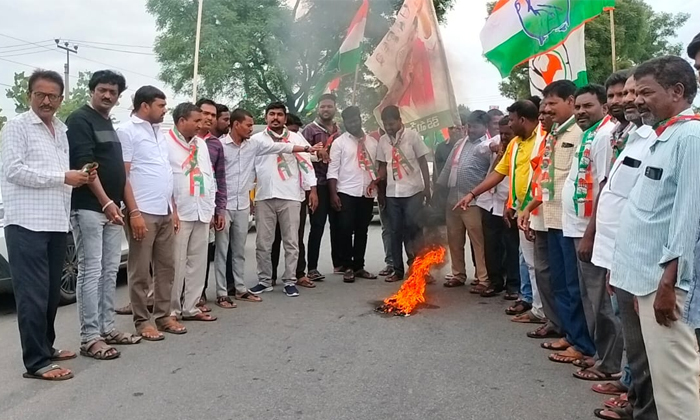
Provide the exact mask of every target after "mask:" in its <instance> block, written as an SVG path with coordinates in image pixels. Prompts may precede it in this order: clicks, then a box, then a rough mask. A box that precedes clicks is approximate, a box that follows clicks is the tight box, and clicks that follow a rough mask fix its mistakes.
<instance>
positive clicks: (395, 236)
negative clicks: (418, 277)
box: [370, 105, 430, 282]
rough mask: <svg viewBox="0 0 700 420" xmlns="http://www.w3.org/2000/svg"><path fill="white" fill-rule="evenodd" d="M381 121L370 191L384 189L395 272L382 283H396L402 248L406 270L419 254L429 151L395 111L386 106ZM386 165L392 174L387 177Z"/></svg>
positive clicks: (400, 276)
mask: <svg viewBox="0 0 700 420" xmlns="http://www.w3.org/2000/svg"><path fill="white" fill-rule="evenodd" d="M381 118H382V122H383V124H384V130H386V134H384V135H383V136H382V137H381V139H380V140H379V146H378V148H377V161H378V162H379V170H378V179H377V180H375V181H373V182H372V184H371V185H370V189H374V188H376V187H377V185H379V186H383V185H386V187H385V188H381V189H380V190H379V203H380V205H381V204H382V202H384V201H385V200H384V198H385V197H386V201H385V202H386V206H387V210H388V213H389V220H390V223H391V255H392V258H393V262H394V272H393V274H392V275H390V276H388V277H387V278H386V279H385V281H387V282H396V281H401V280H403V278H404V273H405V271H404V265H403V247H404V244H405V246H406V253H407V254H408V266H409V267H410V266H411V263H413V258H415V255H416V253H417V252H419V251H420V250H421V249H420V247H421V242H422V232H421V226H420V224H419V223H418V220H417V218H418V215H419V214H420V210H421V209H422V207H423V202H424V201H427V200H430V175H429V172H428V161H427V159H426V157H425V156H426V155H427V154H428V153H429V152H430V150H429V149H428V146H426V145H425V143H424V142H423V138H422V137H421V136H420V134H418V132H417V131H415V130H412V129H410V128H406V127H404V125H403V123H402V122H401V114H400V113H399V108H398V107H396V106H394V105H389V106H387V107H386V108H384V109H383V110H382V113H381ZM389 164H391V174H389V175H387V173H388V169H387V166H388V165H389ZM382 180H386V184H384V183H381V184H380V183H379V181H382Z"/></svg>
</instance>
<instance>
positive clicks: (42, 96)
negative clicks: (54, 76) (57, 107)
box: [32, 92, 62, 102]
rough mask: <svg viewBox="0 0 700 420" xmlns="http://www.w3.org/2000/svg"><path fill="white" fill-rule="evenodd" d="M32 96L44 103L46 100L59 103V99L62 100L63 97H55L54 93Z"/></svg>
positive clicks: (35, 93) (33, 93)
mask: <svg viewBox="0 0 700 420" xmlns="http://www.w3.org/2000/svg"><path fill="white" fill-rule="evenodd" d="M32 95H34V98H36V99H37V100H38V101H40V102H44V99H46V98H49V102H58V100H59V99H61V97H62V96H61V95H54V94H53V93H44V92H32Z"/></svg>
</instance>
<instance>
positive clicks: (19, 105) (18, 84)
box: [5, 71, 29, 114]
mask: <svg viewBox="0 0 700 420" xmlns="http://www.w3.org/2000/svg"><path fill="white" fill-rule="evenodd" d="M28 92H29V76H27V75H25V74H24V72H23V71H22V72H19V73H15V75H14V79H13V83H12V87H11V88H8V89H6V90H5V96H6V97H7V98H8V99H12V100H13V101H14V102H15V112H16V113H17V114H21V113H22V112H26V111H29V96H28Z"/></svg>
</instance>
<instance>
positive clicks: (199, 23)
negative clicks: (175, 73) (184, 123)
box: [192, 0, 204, 102]
mask: <svg viewBox="0 0 700 420" xmlns="http://www.w3.org/2000/svg"><path fill="white" fill-rule="evenodd" d="M202 3H204V0H199V7H198V9H197V32H196V35H195V40H194V73H192V102H197V73H198V71H199V40H200V38H201V36H200V35H201V32H202Z"/></svg>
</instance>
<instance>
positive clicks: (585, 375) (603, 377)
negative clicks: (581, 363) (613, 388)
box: [573, 367, 622, 381]
mask: <svg viewBox="0 0 700 420" xmlns="http://www.w3.org/2000/svg"><path fill="white" fill-rule="evenodd" d="M573 375H574V378H576V379H581V380H582V381H611V380H616V379H620V377H621V376H622V374H621V373H620V372H616V373H604V372H600V371H599V370H597V369H594V368H593V367H589V368H585V369H581V370H578V371H576V372H574V373H573Z"/></svg>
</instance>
